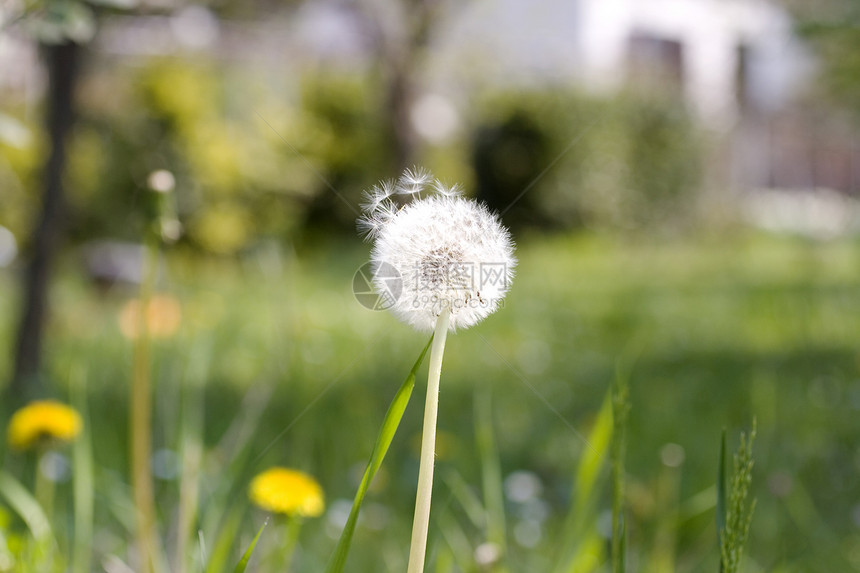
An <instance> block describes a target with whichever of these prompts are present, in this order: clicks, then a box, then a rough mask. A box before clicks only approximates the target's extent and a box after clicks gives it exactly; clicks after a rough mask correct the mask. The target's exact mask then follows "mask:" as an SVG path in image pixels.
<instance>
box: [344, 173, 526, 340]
mask: <svg viewBox="0 0 860 573" xmlns="http://www.w3.org/2000/svg"><path fill="white" fill-rule="evenodd" d="M363 208H364V215H363V216H362V217H361V218H360V219H359V220H358V226H359V230H360V231H361V232H362V233H363V234H365V235H366V237H367V238H368V239H371V240H373V241H374V245H373V251H372V253H371V262H372V264H373V268H374V270H376V269H379V268H380V267H382V265H391V267H393V268H395V269H397V271H398V272H399V273H400V279H401V281H402V289H401V294H400V297H399V298H397V300H396V301H393V304H391V305H390V309H391V311H392V312H393V313H394V314H395V315H396V316H397V317H398V318H400V319H401V320H402V321H404V322H406V323H407V324H409V325H411V326H412V327H414V328H416V329H418V330H421V331H428V332H429V331H432V330H433V329H434V327H435V326H436V322H437V319H438V318H439V317H440V316H441V315H442V314H443V311H445V310H447V311H448V312H450V321H449V325H448V328H449V329H450V330H451V331H454V330H456V329H458V328H469V327H470V326H474V325H475V324H477V323H478V322H480V321H481V320H483V319H484V318H486V317H487V316H489V315H491V314H492V313H494V312H495V311H496V310H498V309H499V307H500V306H501V304H502V301H503V299H504V297H505V295H506V294H507V292H508V289H509V288H510V284H511V279H512V278H513V271H514V267H515V266H516V258H515V257H514V244H513V241H512V240H511V236H510V233H509V232H508V230H507V229H506V228H505V227H503V226H502V224H501V223H500V222H499V219H498V217H496V216H495V215H494V214H492V213H491V212H490V211H489V210H488V209H487V207H486V206H484V205H482V204H480V203H478V202H477V201H474V200H472V199H467V198H465V197H463V196H462V191H461V189H460V188H459V187H458V186H454V187H447V186H445V185H443V184H442V183H441V182H440V181H439V180H438V179H433V176H432V175H431V174H430V173H428V172H427V171H424V170H421V169H413V170H407V171H406V172H404V173H403V175H401V176H400V178H399V179H398V180H397V181H389V182H383V183H381V184H379V185H377V186H376V187H374V188H373V189H372V190H371V191H369V192H368V193H367V197H366V201H365V203H364V205H363ZM390 280H391V278H390V277H389V276H387V275H385V274H380V273H377V272H374V286H375V287H376V289H377V291H378V292H380V293H386V292H390V290H391V289H390V284H389V283H387V282H386V281H390Z"/></svg>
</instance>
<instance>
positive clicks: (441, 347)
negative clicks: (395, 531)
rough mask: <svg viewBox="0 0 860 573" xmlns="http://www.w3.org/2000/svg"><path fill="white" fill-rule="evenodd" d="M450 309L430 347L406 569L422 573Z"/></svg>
mask: <svg viewBox="0 0 860 573" xmlns="http://www.w3.org/2000/svg"><path fill="white" fill-rule="evenodd" d="M450 318H451V309H450V308H447V307H446V308H443V309H442V313H441V314H440V315H439V318H437V319H436V329H435V332H434V334H433V345H432V346H431V347H430V372H429V374H428V375H427V400H426V402H425V405H424V429H423V432H422V434H421V461H420V465H419V467H418V493H417V495H416V497H415V517H414V519H413V521H412V544H411V545H410V547H409V566H408V568H407V573H422V572H423V571H424V557H425V554H426V552H427V532H428V530H429V528H430V497H431V495H432V494H433V466H434V463H435V461H436V459H435V458H436V418H437V414H438V411H439V379H440V378H441V376H442V355H443V354H444V353H445V338H446V337H447V335H448V324H449V322H450Z"/></svg>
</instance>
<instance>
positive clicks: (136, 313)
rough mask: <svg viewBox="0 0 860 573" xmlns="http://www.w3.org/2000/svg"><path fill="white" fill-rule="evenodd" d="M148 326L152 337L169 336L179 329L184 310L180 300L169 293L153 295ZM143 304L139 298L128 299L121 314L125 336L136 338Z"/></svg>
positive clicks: (120, 323) (122, 329)
mask: <svg viewBox="0 0 860 573" xmlns="http://www.w3.org/2000/svg"><path fill="white" fill-rule="evenodd" d="M145 314H146V327H147V329H148V331H149V336H151V337H152V338H168V337H170V336H172V335H173V334H175V333H176V331H177V330H179V324H180V322H181V321H182V310H181V307H180V305H179V301H178V300H176V299H175V298H173V297H171V296H167V295H158V296H154V297H152V299H151V300H150V301H149V304H148V305H147V308H146V313H145ZM140 315H141V304H140V301H139V300H138V299H132V300H130V301H128V302H127V303H126V304H125V306H123V307H122V311H120V315H119V329H120V331H121V332H122V334H123V336H125V337H126V338H129V339H131V340H134V339H136V338H137V335H138V332H139V331H140Z"/></svg>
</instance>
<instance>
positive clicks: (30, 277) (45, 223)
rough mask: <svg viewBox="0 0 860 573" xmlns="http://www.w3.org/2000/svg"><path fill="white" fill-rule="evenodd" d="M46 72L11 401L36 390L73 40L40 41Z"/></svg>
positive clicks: (75, 52) (74, 58)
mask: <svg viewBox="0 0 860 573" xmlns="http://www.w3.org/2000/svg"><path fill="white" fill-rule="evenodd" d="M42 48H43V50H42V51H43V54H44V57H45V63H46V66H47V72H48V93H47V101H46V113H47V122H46V129H47V131H48V138H49V142H50V150H49V153H48V158H47V161H46V163H45V166H44V171H43V187H42V210H41V213H40V215H39V220H38V223H37V226H36V228H35V230H34V232H33V237H32V240H31V246H30V249H31V253H30V261H29V263H28V265H27V269H26V274H25V276H24V282H23V295H24V296H23V297H22V300H23V307H22V314H21V322H20V325H19V327H18V340H17V347H16V351H15V370H14V374H13V379H12V383H11V385H10V387H9V391H10V394H11V397H12V399H13V401H14V402H22V401H24V400H27V399H29V398H32V397H34V396H35V395H37V394H38V393H39V391H40V390H42V388H41V385H42V383H41V380H40V377H39V374H40V371H41V366H42V339H43V332H44V327H45V320H46V317H47V310H48V284H49V281H50V277H51V270H52V266H53V260H54V257H55V255H56V252H57V250H58V248H59V247H60V245H61V243H62V239H63V235H64V231H65V219H66V201H65V197H64V192H63V175H64V172H65V164H66V143H67V139H68V135H69V132H70V131H71V128H72V124H73V123H74V116H75V114H74V104H73V98H74V91H75V85H76V83H77V79H78V70H79V63H80V57H81V46H80V45H79V44H76V43H74V42H66V43H62V44H54V45H43V46H42Z"/></svg>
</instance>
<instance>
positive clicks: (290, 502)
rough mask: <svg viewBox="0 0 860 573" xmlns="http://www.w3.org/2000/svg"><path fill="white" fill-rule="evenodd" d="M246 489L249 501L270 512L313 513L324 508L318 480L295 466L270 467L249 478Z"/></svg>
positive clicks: (307, 514)
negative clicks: (248, 486)
mask: <svg viewBox="0 0 860 573" xmlns="http://www.w3.org/2000/svg"><path fill="white" fill-rule="evenodd" d="M248 493H249V495H250V497H251V501H252V502H254V503H255V504H256V505H258V506H259V507H261V508H263V509H265V510H266V511H271V512H272V513H283V514H286V515H290V516H292V515H298V516H301V517H316V516H318V515H320V514H322V512H323V509H325V502H324V501H323V491H322V488H321V487H320V484H319V483H317V481H316V480H315V479H314V478H312V477H311V476H309V475H307V474H305V473H302V472H300V471H297V470H290V469H287V468H278V467H275V468H270V469H268V470H266V471H264V472H263V473H261V474H258V475H257V476H256V477H255V478H254V479H253V480H252V481H251V487H250V490H249V492H248Z"/></svg>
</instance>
